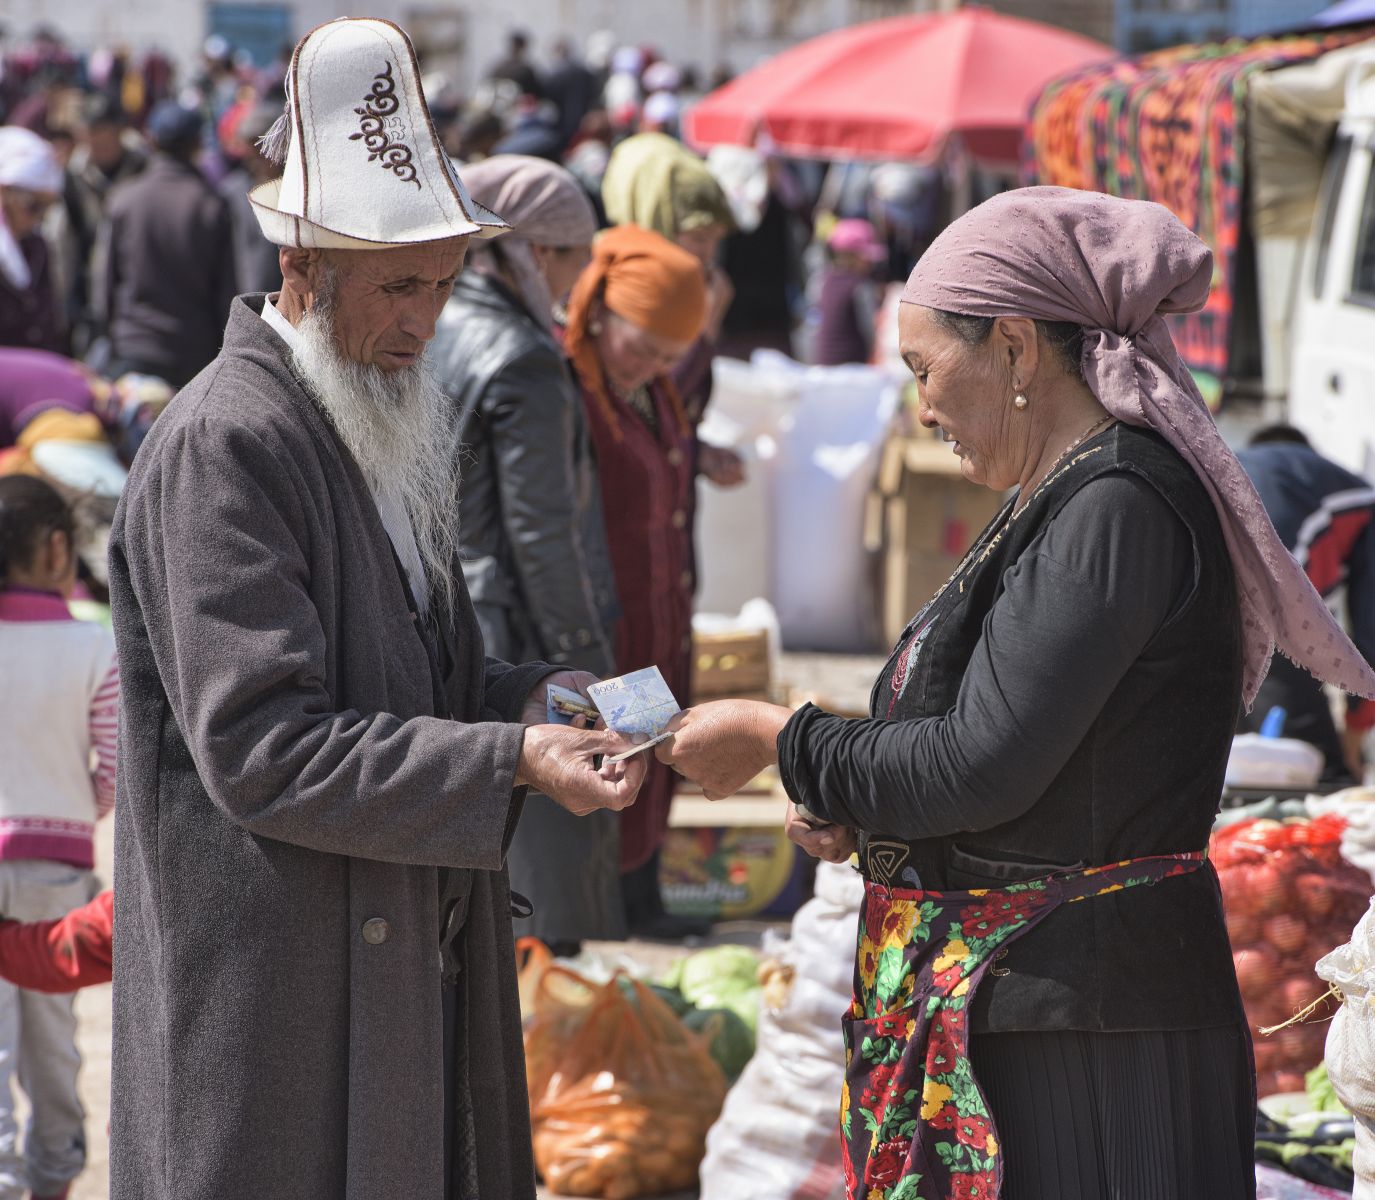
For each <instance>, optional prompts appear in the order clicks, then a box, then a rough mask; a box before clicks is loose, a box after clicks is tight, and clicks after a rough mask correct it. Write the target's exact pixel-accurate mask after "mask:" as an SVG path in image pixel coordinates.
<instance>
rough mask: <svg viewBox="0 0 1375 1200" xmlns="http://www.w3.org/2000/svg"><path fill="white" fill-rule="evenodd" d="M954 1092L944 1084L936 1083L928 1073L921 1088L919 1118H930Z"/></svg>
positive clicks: (925, 1119)
mask: <svg viewBox="0 0 1375 1200" xmlns="http://www.w3.org/2000/svg"><path fill="white" fill-rule="evenodd" d="M954 1094H955V1093H954V1092H953V1091H952V1090H951V1089H950V1088H949V1087H948V1086H947V1085H946V1084H944V1083H937V1082H936V1080H934V1079H932V1078H931V1077H930V1076H929V1075H928V1076H927V1077H926V1085H925V1086H924V1087H923V1088H922V1090H921V1119H922V1120H923V1121H930V1120H932V1119H933V1118H934V1117H935V1115H936V1114H937V1113H938V1112H940V1110H941V1109H942V1108H944V1107H945V1102H946V1101H947V1100H949V1099H950V1097H951V1096H953V1095H954Z"/></svg>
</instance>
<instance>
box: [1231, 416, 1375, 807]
mask: <svg viewBox="0 0 1375 1200" xmlns="http://www.w3.org/2000/svg"><path fill="white" fill-rule="evenodd" d="M1237 459H1238V461H1239V462H1240V463H1241V465H1242V466H1243V467H1244V468H1245V469H1246V473H1247V475H1249V476H1250V477H1251V482H1252V483H1254V484H1255V485H1256V491H1257V492H1259V493H1260V498H1261V502H1262V503H1263V504H1264V505H1265V511H1266V512H1267V513H1269V515H1270V520H1271V521H1272V522H1273V523H1274V526H1275V530H1276V532H1277V533H1278V534H1279V535H1280V537H1281V538H1282V539H1283V541H1284V544H1285V546H1287V547H1288V548H1289V550H1290V552H1291V553H1292V554H1293V555H1294V557H1295V558H1297V559H1298V560H1299V563H1300V564H1301V565H1302V567H1303V569H1304V571H1305V572H1306V573H1307V575H1308V578H1309V579H1310V580H1311V581H1312V583H1313V586H1314V587H1315V588H1317V589H1318V593H1319V594H1320V595H1321V596H1323V597H1324V598H1331V597H1332V596H1333V595H1334V594H1335V593H1337V592H1338V591H1340V590H1341V589H1342V588H1343V587H1344V588H1345V589H1346V604H1345V610H1346V627H1347V630H1348V631H1349V632H1350V634H1351V640H1352V641H1353V642H1354V643H1355V645H1356V649H1358V650H1359V651H1360V652H1361V654H1362V656H1363V657H1364V658H1365V660H1366V661H1367V662H1375V488H1372V487H1371V485H1370V483H1369V482H1368V481H1367V480H1365V479H1362V478H1361V477H1360V476H1359V475H1356V474H1354V473H1353V472H1351V471H1348V470H1347V469H1346V468H1345V467H1341V466H1338V465H1337V464H1336V463H1334V462H1332V461H1331V460H1330V459H1327V458H1324V457H1323V456H1322V455H1321V454H1319V453H1318V452H1317V451H1316V450H1314V449H1313V448H1312V447H1311V446H1310V445H1309V444H1308V439H1307V438H1306V437H1304V435H1303V434H1302V433H1300V432H1299V430H1297V429H1295V428H1294V427H1293V426H1291V425H1271V426H1268V427H1266V428H1264V429H1261V430H1259V431H1258V432H1256V433H1255V434H1253V435H1252V437H1251V443H1250V445H1249V446H1247V448H1246V449H1244V450H1240V451H1238V452H1237ZM1277 705H1278V706H1279V707H1281V708H1283V709H1284V710H1285V712H1286V713H1287V714H1288V716H1287V718H1286V720H1285V723H1284V734H1285V736H1286V737H1292V738H1298V739H1299V740H1300V741H1304V742H1308V743H1309V744H1310V745H1313V746H1316V747H1317V748H1318V749H1319V750H1321V751H1322V753H1323V758H1324V759H1325V762H1326V765H1325V767H1324V768H1323V774H1322V782H1323V783H1324V784H1331V785H1333V786H1334V787H1347V786H1350V785H1352V784H1353V783H1360V782H1362V781H1363V779H1364V775H1365V756H1364V751H1363V743H1364V741H1365V738H1366V736H1367V734H1369V733H1370V730H1371V727H1372V726H1375V701H1370V700H1361V699H1359V698H1358V697H1355V696H1350V697H1347V698H1346V701H1345V712H1344V716H1343V720H1342V725H1341V728H1340V729H1339V728H1338V726H1337V723H1336V722H1335V721H1334V720H1333V716H1332V707H1331V705H1330V704H1329V703H1328V698H1327V693H1326V691H1325V690H1324V689H1323V686H1322V683H1321V682H1320V681H1319V680H1317V679H1314V678H1313V676H1312V675H1310V674H1309V673H1308V672H1307V671H1306V670H1304V668H1302V667H1299V666H1296V665H1295V664H1294V663H1292V662H1290V661H1289V659H1288V658H1286V657H1285V656H1284V655H1283V654H1276V655H1275V656H1274V658H1273V659H1272V660H1271V662H1270V673H1269V674H1268V675H1267V676H1266V677H1265V682H1264V683H1263V684H1261V688H1260V693H1259V695H1257V697H1256V703H1255V707H1254V708H1252V710H1251V711H1250V712H1249V713H1246V714H1244V715H1243V716H1242V720H1241V724H1242V728H1243V729H1246V730H1249V731H1250V732H1253V733H1256V732H1259V731H1260V727H1261V724H1262V723H1263V722H1264V720H1265V716H1266V714H1267V713H1268V712H1269V711H1270V710H1271V709H1272V708H1274V707H1275V706H1277Z"/></svg>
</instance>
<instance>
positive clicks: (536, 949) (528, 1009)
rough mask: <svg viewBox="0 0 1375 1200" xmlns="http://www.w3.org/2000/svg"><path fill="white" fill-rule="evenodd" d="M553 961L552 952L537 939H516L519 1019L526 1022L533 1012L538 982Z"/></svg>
mask: <svg viewBox="0 0 1375 1200" xmlns="http://www.w3.org/2000/svg"><path fill="white" fill-rule="evenodd" d="M553 961H554V955H553V952H552V951H551V950H550V949H549V947H548V946H546V945H545V944H544V943H543V942H542V941H540V940H539V938H537V937H523V938H517V939H516V988H517V990H518V992H519V994H520V1017H521V1020H522V1021H528V1020H529V1019H530V1018H531V1016H533V1015H534V1012H535V993H536V992H537V991H538V990H539V981H540V980H541V979H543V978H544V973H545V971H547V970H548V969H549V964H550V963H552V962H553Z"/></svg>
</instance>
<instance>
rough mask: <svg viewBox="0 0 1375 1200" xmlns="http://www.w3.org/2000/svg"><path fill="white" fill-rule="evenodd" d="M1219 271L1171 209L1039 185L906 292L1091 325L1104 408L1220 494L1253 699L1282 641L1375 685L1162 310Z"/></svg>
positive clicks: (991, 209) (1190, 300) (1001, 203)
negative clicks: (1223, 427) (1221, 429)
mask: <svg viewBox="0 0 1375 1200" xmlns="http://www.w3.org/2000/svg"><path fill="white" fill-rule="evenodd" d="M1212 276H1213V255H1212V251H1210V250H1209V249H1208V247H1207V246H1206V245H1205V244H1204V243H1203V242H1202V241H1201V240H1199V239H1198V238H1197V237H1195V236H1194V235H1193V234H1192V233H1190V232H1189V230H1188V229H1186V228H1185V227H1184V225H1183V224H1181V223H1180V221H1179V220H1177V219H1176V218H1175V217H1174V215H1173V214H1172V213H1170V212H1169V210H1168V209H1166V208H1163V207H1161V206H1160V205H1158V204H1150V203H1147V202H1145V201H1141V200H1121V199H1118V198H1116V197H1114V196H1104V195H1100V194H1099V193H1097V192H1081V191H1074V190H1072V189H1069V188H1052V187H1034V188H1022V189H1020V190H1018V191H1013V192H1006V193H1004V194H1003V195H1000V196H995V197H994V198H993V199H992V200H989V201H987V202H986V203H984V204H981V205H979V207H978V208H976V209H974V210H973V211H972V212H969V213H966V214H965V215H964V216H963V217H961V218H960V219H959V220H958V221H956V222H955V223H954V224H953V225H951V226H950V227H949V228H948V229H946V230H945V232H944V233H942V234H941V235H940V237H938V238H937V239H936V240H935V242H933V243H932V245H931V248H930V249H929V250H927V252H926V253H925V254H924V255H923V256H922V259H921V261H920V262H919V263H917V265H916V267H914V268H913V270H912V274H911V277H910V278H909V279H908V281H907V287H906V289H905V290H904V291H903V293H902V299H903V302H904V303H906V304H918V305H921V306H923V307H925V308H935V309H944V310H946V311H948V312H956V313H963V314H965V315H967V316H973V317H1013V316H1018V317H1030V318H1032V319H1034V320H1041V321H1068V322H1073V323H1074V324H1076V325H1081V326H1083V327H1084V360H1083V368H1084V377H1085V379H1087V380H1088V385H1089V387H1090V388H1092V389H1093V393H1094V395H1095V396H1097V397H1098V399H1099V401H1100V402H1101V403H1102V405H1103V407H1105V408H1106V409H1107V410H1108V411H1109V412H1110V413H1112V415H1113V416H1115V417H1117V418H1119V419H1120V420H1123V421H1125V422H1127V423H1128V424H1129V425H1142V426H1146V427H1148V428H1150V429H1154V430H1155V431H1156V432H1157V433H1159V434H1160V435H1161V436H1162V437H1163V438H1164V439H1165V440H1166V441H1167V442H1169V443H1170V445H1171V446H1173V447H1174V448H1175V450H1176V451H1178V452H1179V454H1180V456H1181V457H1182V458H1183V459H1184V461H1185V462H1187V463H1188V464H1189V465H1190V466H1191V467H1192V468H1193V469H1194V472H1195V474H1197V475H1198V477H1199V479H1201V480H1202V481H1203V486H1204V487H1205V488H1207V490H1208V494H1209V496H1211V497H1212V501H1213V505H1214V507H1215V508H1216V509H1217V514H1218V519H1219V520H1220V522H1221V524H1222V533H1223V536H1224V537H1225V538H1226V540H1227V548H1228V550H1229V551H1230V553H1231V557H1232V565H1233V566H1234V567H1235V568H1236V576H1237V592H1238V595H1239V598H1240V601H1241V621H1242V635H1243V640H1244V651H1243V654H1244V657H1243V664H1244V671H1245V675H1244V681H1243V682H1244V690H1243V694H1244V696H1245V699H1246V704H1247V706H1248V707H1249V706H1250V705H1251V704H1252V703H1253V702H1254V701H1255V698H1256V692H1257V691H1258V690H1259V689H1260V685H1261V682H1262V681H1263V680H1264V679H1265V673H1266V672H1267V671H1268V670H1269V669H1270V656H1271V654H1272V653H1273V652H1274V650H1275V649H1276V647H1278V648H1279V649H1280V650H1281V651H1282V652H1283V653H1284V654H1285V655H1287V656H1288V657H1289V658H1291V659H1293V661H1294V662H1296V663H1298V664H1299V665H1300V666H1302V667H1304V668H1306V669H1307V670H1308V671H1310V672H1312V674H1314V675H1316V676H1317V677H1318V678H1319V679H1323V680H1326V681H1327V682H1329V683H1332V684H1335V685H1336V686H1337V687H1339V688H1341V689H1342V690H1343V691H1346V692H1351V693H1353V694H1354V695H1358V696H1367V697H1375V672H1372V671H1371V669H1370V666H1369V665H1368V664H1367V663H1366V662H1365V660H1364V659H1363V658H1362V657H1361V655H1360V653H1359V652H1358V651H1357V649H1356V648H1355V646H1353V645H1352V644H1351V640H1350V639H1349V638H1348V637H1347V636H1346V634H1345V633H1344V632H1343V631H1342V628H1341V626H1340V625H1339V624H1338V623H1337V621H1336V619H1335V618H1334V617H1333V616H1332V614H1331V613H1330V612H1329V611H1328V609H1327V606H1326V605H1325V604H1324V603H1323V601H1322V597H1320V596H1319V595H1318V593H1317V592H1316V591H1315V590H1314V589H1313V585H1312V584H1311V583H1310V582H1309V581H1308V577H1307V576H1306V575H1305V574H1304V573H1303V569H1302V568H1301V567H1300V566H1299V564H1298V562H1297V561H1296V560H1295V559H1294V557H1293V555H1291V554H1290V553H1289V551H1288V550H1286V549H1285V547H1284V543H1283V542H1281V541H1280V538H1279V535H1278V534H1277V533H1276V532H1275V527H1274V526H1273V525H1272V524H1271V523H1270V518H1269V517H1268V516H1267V515H1266V512H1265V507H1264V506H1263V505H1262V504H1261V501H1260V497H1259V496H1258V495H1257V494H1256V489H1255V488H1254V487H1253V486H1252V485H1251V481H1250V479H1249V478H1247V475H1246V472H1245V471H1244V470H1243V469H1242V467H1241V464H1240V463H1239V462H1237V459H1236V456H1235V455H1234V454H1233V453H1232V451H1231V450H1230V449H1228V447H1227V444H1226V443H1225V442H1224V441H1223V440H1222V435H1221V434H1219V433H1218V431H1217V426H1216V425H1215V424H1214V423H1213V418H1212V416H1211V414H1210V413H1209V412H1208V408H1207V405H1205V404H1204V403H1203V398H1202V397H1201V396H1200V395H1199V393H1198V388H1197V387H1196V386H1195V385H1194V381H1193V377H1192V376H1191V375H1190V374H1189V371H1188V369H1187V368H1186V367H1185V366H1184V364H1183V363H1182V362H1181V361H1180V359H1179V354H1178V353H1177V352H1176V350H1175V347H1174V342H1173V340H1172V339H1171V338H1170V333H1169V330H1168V329H1166V327H1165V322H1164V321H1163V320H1162V319H1161V317H1162V314H1164V313H1177V312H1194V311H1196V310H1197V309H1199V308H1201V307H1202V306H1203V304H1204V302H1205V301H1206V300H1207V298H1208V288H1209V286H1210V283H1211V281H1212Z"/></svg>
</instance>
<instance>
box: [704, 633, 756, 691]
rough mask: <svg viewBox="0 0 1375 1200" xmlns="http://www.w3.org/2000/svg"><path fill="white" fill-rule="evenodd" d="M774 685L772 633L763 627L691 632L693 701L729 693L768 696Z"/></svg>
mask: <svg viewBox="0 0 1375 1200" xmlns="http://www.w3.org/2000/svg"><path fill="white" fill-rule="evenodd" d="M771 685H772V677H771V673H770V668H769V635H768V634H767V633H766V632H764V631H763V630H762V629H761V630H757V631H752V632H749V633H694V634H693V635H692V700H693V702H694V703H699V702H701V701H703V700H719V699H722V698H724V697H727V696H730V697H741V698H756V697H760V698H762V697H767V696H768V695H769V693H770V690H771Z"/></svg>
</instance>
